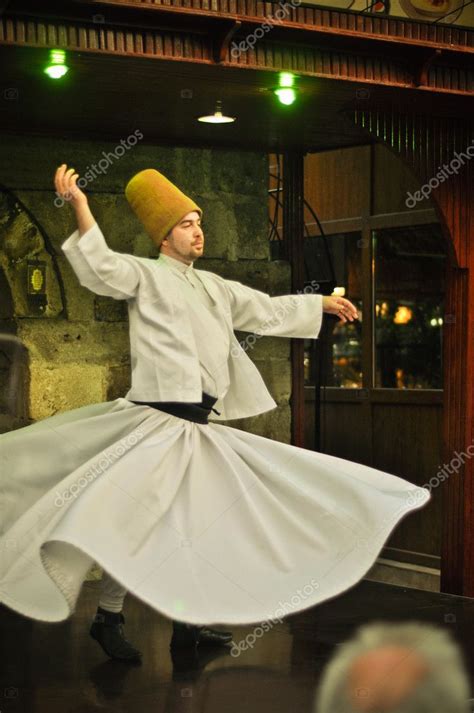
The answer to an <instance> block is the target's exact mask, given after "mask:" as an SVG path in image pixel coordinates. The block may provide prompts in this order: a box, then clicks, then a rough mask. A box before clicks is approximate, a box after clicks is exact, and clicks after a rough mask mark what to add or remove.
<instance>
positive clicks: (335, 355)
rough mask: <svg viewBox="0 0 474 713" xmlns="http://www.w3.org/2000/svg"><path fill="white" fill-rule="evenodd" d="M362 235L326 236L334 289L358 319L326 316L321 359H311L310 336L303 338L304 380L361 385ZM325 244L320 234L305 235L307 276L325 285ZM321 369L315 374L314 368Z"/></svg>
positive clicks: (352, 386)
mask: <svg viewBox="0 0 474 713" xmlns="http://www.w3.org/2000/svg"><path fill="white" fill-rule="evenodd" d="M361 245H362V243H361V235H360V233H341V234H338V235H329V236H327V246H328V249H329V256H330V259H331V261H332V264H333V267H334V273H335V274H334V279H335V282H336V285H337V288H343V289H342V290H341V289H339V290H337V291H338V292H339V294H340V295H341V296H343V297H346V298H347V299H349V300H350V301H351V302H352V303H353V304H354V305H355V306H356V307H357V309H358V310H359V320H356V321H354V322H346V323H343V322H340V321H339V320H336V319H335V318H328V317H327V316H325V318H324V320H323V328H322V330H321V334H320V337H319V340H318V341H319V344H320V345H321V351H320V358H321V362H320V363H319V364H316V363H315V362H314V358H313V355H314V352H313V346H314V345H313V340H305V384H314V383H321V384H323V385H325V386H340V387H344V388H360V387H361V386H362V324H361V319H362V291H361V264H362V261H361V253H362V251H361ZM326 259H327V255H326V254H325V249H324V245H323V242H322V238H321V237H320V236H317V237H310V238H306V239H305V265H306V280H307V281H310V280H312V279H315V280H316V281H317V282H319V283H321V284H323V285H324V282H325V278H327V275H326V274H325V269H324V265H325V261H326ZM318 369H319V370H320V371H319V373H318V374H316V370H318Z"/></svg>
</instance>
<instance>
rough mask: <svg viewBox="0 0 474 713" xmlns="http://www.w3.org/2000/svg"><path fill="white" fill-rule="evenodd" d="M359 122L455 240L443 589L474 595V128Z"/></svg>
mask: <svg viewBox="0 0 474 713" xmlns="http://www.w3.org/2000/svg"><path fill="white" fill-rule="evenodd" d="M354 120H355V123H357V124H358V125H359V126H360V127H361V128H363V129H365V130H366V131H368V132H370V133H371V134H372V135H373V136H376V137H377V138H378V139H379V140H380V141H381V142H383V143H385V144H386V145H387V146H388V147H389V148H391V149H392V150H393V151H394V152H395V153H397V154H398V155H399V156H400V157H401V158H402V159H403V160H405V161H406V162H407V163H408V164H409V165H410V166H411V167H412V168H413V170H414V172H415V173H416V174H417V175H418V177H419V180H420V188H422V187H424V189H425V191H426V192H428V189H427V188H426V186H429V188H430V191H429V195H430V197H431V198H432V199H433V200H434V202H435V204H436V206H437V211H438V215H439V220H440V223H441V225H442V228H443V232H444V234H445V236H446V240H447V245H448V253H449V266H448V271H447V273H448V274H447V295H446V308H445V315H444V326H443V356H444V415H443V419H444V424H443V463H440V464H439V465H440V468H441V467H444V466H447V468H446V471H448V472H450V474H449V475H448V476H447V479H446V480H445V481H444V482H443V483H441V484H440V485H439V486H438V487H439V488H441V489H442V497H443V523H442V529H443V542H442V553H441V590H442V591H443V592H448V593H451V594H459V595H464V596H468V597H473V596H474V467H473V466H474V457H473V455H471V453H472V454H474V245H473V242H472V241H473V239H474V128H473V126H472V124H469V123H468V122H465V121H463V120H461V119H450V120H448V119H442V118H439V117H432V116H428V115H423V114H420V109H418V114H417V115H407V114H398V113H397V111H396V109H392V110H390V111H378V110H375V109H371V110H364V111H356V112H355V113H354ZM466 149H469V154H467V152H466ZM453 161H455V163H454V164H453ZM446 167H447V168H446ZM440 169H441V170H442V171H444V172H445V174H446V176H443V174H442V173H440ZM440 176H442V177H443V180H442V181H441V180H440ZM437 183H438V184H439V185H436V184H437ZM424 203H426V201H425V202H423V201H422V200H421V201H417V203H416V205H415V206H413V207H414V208H415V209H416V208H422V207H423V205H424ZM468 449H469V450H468ZM435 475H436V473H433V476H435ZM427 507H429V505H428V506H427Z"/></svg>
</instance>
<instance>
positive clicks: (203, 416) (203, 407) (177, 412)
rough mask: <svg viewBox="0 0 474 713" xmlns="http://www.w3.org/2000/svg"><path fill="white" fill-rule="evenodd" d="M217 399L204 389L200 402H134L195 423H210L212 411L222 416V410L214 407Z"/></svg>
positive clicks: (133, 402)
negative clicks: (209, 418) (209, 417)
mask: <svg viewBox="0 0 474 713" xmlns="http://www.w3.org/2000/svg"><path fill="white" fill-rule="evenodd" d="M216 401H217V398H215V397H214V396H210V395H209V394H206V392H205V391H203V392H202V401H201V402H200V403H186V402H184V401H132V404H138V405H139V406H151V407H152V408H156V409H158V411H164V412H165V413H170V414H171V415H172V416H178V417H179V418H186V419H187V420H188V421H194V422H195V423H208V420H207V418H208V416H209V414H210V413H211V411H214V412H215V413H217V414H219V416H220V411H217V410H216V409H215V408H212V406H213V405H214V404H215V403H216Z"/></svg>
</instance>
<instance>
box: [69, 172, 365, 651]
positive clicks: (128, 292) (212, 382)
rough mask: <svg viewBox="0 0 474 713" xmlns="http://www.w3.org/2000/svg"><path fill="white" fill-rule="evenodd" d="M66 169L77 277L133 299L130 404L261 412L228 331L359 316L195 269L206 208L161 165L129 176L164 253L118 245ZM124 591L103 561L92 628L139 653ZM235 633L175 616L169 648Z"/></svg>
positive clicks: (203, 416) (102, 640) (286, 329)
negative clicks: (128, 250) (127, 625)
mask: <svg viewBox="0 0 474 713" xmlns="http://www.w3.org/2000/svg"><path fill="white" fill-rule="evenodd" d="M66 168H67V167H66V165H64V164H63V165H62V166H60V167H59V168H58V169H57V171H56V176H55V185H56V190H57V193H58V195H59V196H62V197H66V199H67V200H69V201H70V203H71V205H72V206H73V208H74V210H75V213H76V218H77V223H78V230H77V231H75V232H74V233H73V234H72V235H71V236H70V237H69V238H68V239H67V240H66V241H65V243H63V245H62V246H61V247H62V250H63V251H64V253H65V255H66V257H67V259H68V260H69V262H70V263H71V265H72V267H73V269H74V271H75V273H76V275H77V276H78V279H79V281H80V283H81V285H83V286H85V287H87V288H88V289H90V290H92V291H93V292H95V293H97V294H102V295H108V296H111V297H114V298H116V299H126V300H127V301H128V307H129V319H130V350H131V365H132V385H131V388H130V390H129V391H128V393H127V394H126V396H125V398H127V399H129V400H130V401H132V402H133V403H136V404H146V405H150V406H152V407H154V408H157V409H159V410H163V411H165V412H167V413H172V414H175V415H178V416H180V417H183V418H188V419H190V420H195V421H198V422H201V423H206V422H207V418H208V417H210V418H212V419H213V420H219V419H220V420H227V419H232V418H242V417H245V416H251V415H254V414H256V413H262V412H264V411H267V410H269V409H271V408H274V407H275V406H276V403H275V401H274V400H273V399H272V397H271V396H270V394H269V392H268V390H267V389H266V387H265V384H264V382H263V380H262V378H261V376H260V374H259V372H258V370H257V369H256V367H255V366H254V365H253V363H252V362H251V360H250V359H249V357H248V356H247V355H246V354H245V351H244V350H243V349H242V347H241V345H239V343H238V342H237V340H236V338H235V335H234V333H233V330H234V329H241V330H243V331H249V332H252V331H255V332H256V333H259V334H264V335H269V336H292V337H307V338H316V337H317V336H318V334H319V331H320V327H321V320H322V313H323V312H327V313H330V314H336V315H338V316H339V318H340V319H341V320H342V321H343V322H346V321H353V320H354V319H356V318H357V311H356V309H355V307H354V305H352V303H351V302H349V300H347V299H345V298H343V297H339V296H330V297H327V296H325V297H323V296H322V295H318V294H303V295H287V296H282V297H273V298H272V297H270V296H269V295H266V294H265V293H262V292H260V291H258V290H253V289H251V288H249V287H246V286H245V285H242V284H241V283H238V282H235V281H232V280H224V279H223V278H221V277H220V276H218V275H215V274H213V273H210V272H207V271H204V270H199V271H197V270H195V269H194V262H195V260H196V259H198V258H199V257H200V256H201V255H202V254H203V252H204V234H203V231H202V228H201V215H202V211H201V209H200V208H199V206H197V205H196V204H195V203H194V201H192V200H191V199H190V198H188V197H187V196H185V195H184V194H183V193H182V192H181V191H179V189H178V188H177V187H176V186H174V185H173V184H172V183H170V182H169V181H168V180H167V179H166V178H165V177H164V176H162V174H160V173H158V171H155V170H154V169H147V170H145V171H141V172H140V173H138V174H137V175H136V176H134V177H133V178H132V179H131V181H130V182H129V184H128V185H127V189H126V196H127V199H128V200H129V203H130V205H131V207H132V208H133V210H134V211H135V213H136V214H137V216H138V217H139V218H140V220H141V221H142V223H143V224H144V226H145V228H146V229H147V232H148V233H149V235H150V237H151V238H152V240H153V242H154V243H155V244H156V245H157V246H159V247H160V256H159V259H158V260H149V259H147V258H138V257H136V256H131V255H124V254H121V253H114V252H113V251H111V250H110V249H109V248H108V246H107V244H106V242H105V239H104V236H103V234H102V232H101V230H100V228H99V227H98V225H97V223H96V221H95V219H94V217H93V215H92V213H91V211H90V209H89V207H88V202H87V198H86V196H85V194H84V193H83V192H82V191H81V190H80V189H79V188H78V187H77V186H76V181H77V178H78V174H76V173H74V169H69V170H66ZM214 405H215V406H216V408H213V406H214ZM211 411H212V412H213V414H211ZM214 414H216V415H214ZM126 591H127V590H126V589H125V588H124V587H122V586H121V585H120V584H119V583H117V582H116V581H114V579H113V578H112V577H111V576H110V575H109V574H108V573H107V572H106V571H104V575H103V579H102V589H101V596H100V599H99V607H98V611H97V614H96V616H95V617H94V621H93V624H92V627H91V632H90V633H91V635H92V636H93V638H95V639H96V640H97V641H98V642H99V644H100V645H101V646H102V648H103V650H104V651H105V652H106V653H107V654H108V655H109V656H111V657H112V658H117V659H121V660H127V661H132V660H139V659H140V657H141V653H140V651H138V649H136V648H135V647H134V646H132V644H130V643H129V642H128V641H127V640H126V639H125V637H124V632H123V623H124V621H125V620H124V617H123V614H122V604H123V600H124V597H125V594H126ZM231 640H232V634H231V633H230V632H221V631H216V630H213V629H210V628H208V627H197V626H191V625H186V624H179V623H177V622H173V638H172V642H171V646H172V648H173V647H178V646H184V645H188V644H189V645H193V646H195V645H197V644H206V643H210V644H226V643H230V641H231Z"/></svg>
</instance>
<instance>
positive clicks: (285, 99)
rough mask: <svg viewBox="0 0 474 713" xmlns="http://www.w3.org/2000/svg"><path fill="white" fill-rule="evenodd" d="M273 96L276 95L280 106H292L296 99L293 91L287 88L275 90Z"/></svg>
mask: <svg viewBox="0 0 474 713" xmlns="http://www.w3.org/2000/svg"><path fill="white" fill-rule="evenodd" d="M275 94H276V95H277V97H278V99H279V100H280V102H281V103H282V104H286V105H287V106H289V105H290V104H293V102H294V101H295V99H296V92H295V90H294V89H290V88H289V87H281V88H279V89H275Z"/></svg>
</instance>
